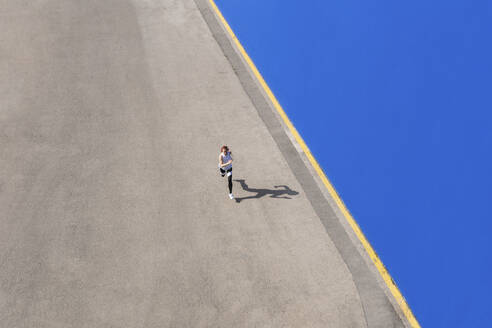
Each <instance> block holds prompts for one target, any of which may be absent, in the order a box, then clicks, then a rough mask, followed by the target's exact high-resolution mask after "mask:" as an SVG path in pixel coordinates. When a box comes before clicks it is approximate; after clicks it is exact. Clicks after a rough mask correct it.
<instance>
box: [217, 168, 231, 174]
mask: <svg viewBox="0 0 492 328" xmlns="http://www.w3.org/2000/svg"><path fill="white" fill-rule="evenodd" d="M219 170H220V173H222V174H225V173H226V172H232V167H231V168H230V169H228V170H227V171H226V170H224V169H223V168H221V167H219Z"/></svg>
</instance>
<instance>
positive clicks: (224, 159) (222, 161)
mask: <svg viewBox="0 0 492 328" xmlns="http://www.w3.org/2000/svg"><path fill="white" fill-rule="evenodd" d="M231 154H232V152H231V151H229V147H227V146H222V148H220V155H219V170H220V175H221V176H222V177H224V176H225V175H226V173H227V179H228V180H229V198H230V199H234V196H233V195H232V156H231Z"/></svg>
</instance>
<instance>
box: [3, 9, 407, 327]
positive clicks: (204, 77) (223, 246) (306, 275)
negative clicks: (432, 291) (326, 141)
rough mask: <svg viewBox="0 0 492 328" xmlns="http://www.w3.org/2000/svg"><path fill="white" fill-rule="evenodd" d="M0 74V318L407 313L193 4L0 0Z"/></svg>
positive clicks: (375, 318)
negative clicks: (229, 163) (225, 169)
mask: <svg viewBox="0 0 492 328" xmlns="http://www.w3.org/2000/svg"><path fill="white" fill-rule="evenodd" d="M0 74H1V75H0V76H1V77H2V78H1V79H0V152H1V155H0V327H9V328H20V327H26V328H27V327H29V328H32V327H50V328H51V327H60V328H67V327H87V328H95V327H101V328H102V327H131V328H135V327H401V326H408V323H407V322H406V319H404V317H403V315H402V313H401V310H400V309H399V307H398V306H397V305H396V304H395V302H394V300H393V299H392V298H391V297H389V296H388V295H389V292H388V290H387V287H386V286H385V285H384V284H383V282H382V279H381V278H380V277H379V276H378V274H377V273H376V270H375V268H374V266H373V265H372V264H371V262H370V259H369V258H368V257H367V255H366V254H365V253H364V251H363V250H362V248H361V246H360V245H359V244H358V242H357V239H356V238H355V237H354V236H353V233H352V232H351V231H350V230H349V228H348V225H347V224H346V223H345V222H344V219H343V217H342V216H341V215H340V213H339V210H338V209H337V208H335V207H334V205H333V204H334V203H333V200H332V199H330V197H329V195H328V194H327V193H326V190H323V188H322V187H321V186H322V185H321V183H320V180H319V178H318V177H317V176H315V175H314V174H313V172H314V171H313V169H312V168H311V167H310V166H309V165H308V164H306V163H307V162H306V158H305V155H304V154H303V153H302V152H300V151H299V146H298V145H297V144H296V143H295V142H293V139H292V137H291V136H290V135H289V133H288V132H287V131H286V128H285V126H284V125H283V123H281V122H280V120H279V119H278V116H277V115H278V114H276V113H275V112H274V110H273V107H272V106H271V104H270V103H269V102H268V100H267V98H266V97H265V96H264V94H263V91H262V90H261V88H260V87H259V86H258V83H257V81H255V80H254V79H253V78H252V75H251V74H250V71H249V70H248V66H246V65H245V64H244V62H243V61H242V59H241V57H240V55H239V53H238V52H237V51H236V49H235V48H234V47H233V46H232V44H231V42H230V40H229V38H228V36H227V34H226V33H225V30H224V29H223V26H222V25H221V24H220V21H219V20H218V19H217V17H215V14H214V12H213V11H211V10H210V7H209V4H208V2H207V1H205V0H196V2H195V1H193V0H182V1H172V0H162V1H154V0H141V1H136V0H134V1H129V0H128V1H125V0H105V1H101V0H87V1H76V0H64V1H62V0H36V1H27V0H26V1H24V0H22V1H20V0H10V1H8V0H2V1H0ZM223 144H227V145H229V146H230V148H231V150H232V152H233V157H234V160H235V161H234V164H233V165H234V169H233V177H234V179H235V181H234V193H235V195H236V198H237V199H236V201H232V200H230V199H229V198H228V195H227V194H228V192H227V190H226V186H227V183H226V178H221V177H220V175H219V174H218V170H217V162H218V154H219V150H220V146H221V145H223Z"/></svg>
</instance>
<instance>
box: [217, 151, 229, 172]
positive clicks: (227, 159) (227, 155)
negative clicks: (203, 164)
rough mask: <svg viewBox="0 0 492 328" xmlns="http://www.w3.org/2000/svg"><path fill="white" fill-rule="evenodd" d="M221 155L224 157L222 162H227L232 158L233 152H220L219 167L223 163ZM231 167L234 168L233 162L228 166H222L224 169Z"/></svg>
mask: <svg viewBox="0 0 492 328" xmlns="http://www.w3.org/2000/svg"><path fill="white" fill-rule="evenodd" d="M220 157H222V163H227V162H229V161H230V160H231V159H232V158H231V152H227V153H226V154H225V155H222V153H220V155H219V168H220V167H221V166H220V164H221V162H220ZM230 168H232V164H229V165H227V166H224V167H222V169H223V170H228V169H230Z"/></svg>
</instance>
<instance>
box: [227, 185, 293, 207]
mask: <svg viewBox="0 0 492 328" xmlns="http://www.w3.org/2000/svg"><path fill="white" fill-rule="evenodd" d="M234 181H236V182H239V183H240V184H241V187H242V188H243V190H244V191H248V192H255V193H256V195H253V196H248V197H239V198H236V202H237V203H239V202H240V201H242V200H245V199H253V198H261V197H263V196H266V195H270V198H283V199H291V197H288V196H282V195H298V194H299V192H297V191H295V190H292V189H290V188H289V187H288V186H286V185H278V186H273V187H274V188H280V187H283V189H257V188H250V187H249V186H248V184H247V183H246V181H245V180H244V179H235V180H234Z"/></svg>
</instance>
